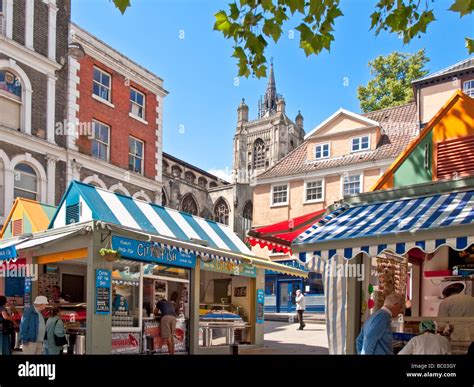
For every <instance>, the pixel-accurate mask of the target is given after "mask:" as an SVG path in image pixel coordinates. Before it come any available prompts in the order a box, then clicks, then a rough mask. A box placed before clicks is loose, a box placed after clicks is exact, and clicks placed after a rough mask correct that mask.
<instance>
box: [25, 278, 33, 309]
mask: <svg viewBox="0 0 474 387" xmlns="http://www.w3.org/2000/svg"><path fill="white" fill-rule="evenodd" d="M24 297H25V300H24V304H25V307H29V306H31V277H25V296H24Z"/></svg>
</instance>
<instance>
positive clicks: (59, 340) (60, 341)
mask: <svg viewBox="0 0 474 387" xmlns="http://www.w3.org/2000/svg"><path fill="white" fill-rule="evenodd" d="M58 322H59V319H58V320H56V323H55V324H54V329H53V334H54V344H55V345H56V346H57V347H63V346H65V345H66V344H67V339H66V336H58V335H56V334H55V333H54V331H55V330H56V325H57V324H58Z"/></svg>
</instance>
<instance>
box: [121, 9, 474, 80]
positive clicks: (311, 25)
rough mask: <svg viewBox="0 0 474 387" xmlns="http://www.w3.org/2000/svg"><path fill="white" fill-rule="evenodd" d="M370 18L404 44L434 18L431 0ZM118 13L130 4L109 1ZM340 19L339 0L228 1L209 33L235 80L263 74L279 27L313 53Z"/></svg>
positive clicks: (469, 43)
mask: <svg viewBox="0 0 474 387" xmlns="http://www.w3.org/2000/svg"><path fill="white" fill-rule="evenodd" d="M376 1H377V3H376V4H375V10H374V12H373V13H372V15H371V29H372V30H374V32H375V34H376V35H378V34H379V33H380V32H381V31H388V32H391V33H396V34H398V35H399V36H401V37H402V38H403V42H404V43H405V44H407V43H409V42H410V41H411V40H412V39H413V38H415V37H416V36H421V34H424V33H426V30H427V27H428V25H429V24H430V23H432V22H433V21H434V20H436V18H435V14H434V11H433V3H434V0H376ZM113 2H114V3H115V5H116V6H117V8H119V10H120V11H121V12H122V13H124V12H125V11H126V9H127V8H128V7H129V6H130V0H113ZM449 2H450V3H451V6H450V7H449V10H450V11H453V12H457V13H459V16H460V17H464V16H466V15H470V14H471V13H472V12H473V11H474V0H449ZM341 16H343V14H342V12H341V8H340V0H234V1H233V2H231V3H229V4H228V9H227V10H220V11H219V12H217V13H216V14H215V23H214V29H215V30H217V31H220V32H221V33H222V34H223V35H224V37H225V38H226V39H229V40H232V41H233V43H234V46H233V48H234V52H233V55H232V56H233V57H235V58H236V60H237V62H238V68H239V71H238V73H239V76H245V77H248V76H249V75H255V76H257V77H259V78H260V77H262V76H265V75H266V70H267V66H266V63H267V58H266V56H265V51H266V48H267V46H268V42H269V41H273V42H275V43H277V42H278V41H279V40H280V39H281V38H282V35H283V28H284V27H285V26H286V24H288V23H290V22H291V23H293V22H295V24H294V25H291V26H290V28H293V29H295V30H297V31H298V32H299V37H300V39H299V44H300V48H302V49H303V50H304V52H305V54H306V56H309V55H317V54H319V53H320V52H321V51H323V50H328V51H329V50H330V48H331V43H332V42H333V40H334V22H335V20H336V19H337V18H338V17H341ZM465 44H466V47H467V49H468V52H469V53H472V52H474V40H473V39H472V38H469V37H467V38H466V41H465Z"/></svg>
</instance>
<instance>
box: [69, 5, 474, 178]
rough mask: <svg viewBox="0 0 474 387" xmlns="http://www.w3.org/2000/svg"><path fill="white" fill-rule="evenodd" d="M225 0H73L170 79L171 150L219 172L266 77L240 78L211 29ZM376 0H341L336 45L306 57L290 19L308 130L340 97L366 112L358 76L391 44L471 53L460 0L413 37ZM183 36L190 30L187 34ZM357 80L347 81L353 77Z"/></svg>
mask: <svg viewBox="0 0 474 387" xmlns="http://www.w3.org/2000/svg"><path fill="white" fill-rule="evenodd" d="M228 2H229V1H222V0H132V7H131V8H130V9H129V10H128V11H127V12H126V13H125V15H124V16H122V15H121V14H120V12H118V10H116V9H115V7H114V6H113V4H112V2H111V1H109V0H72V19H73V21H74V22H76V23H78V24H79V25H81V26H82V27H83V28H85V29H87V30H88V31H89V32H91V33H92V34H94V35H96V36H97V37H99V38H100V39H102V40H104V41H105V42H107V43H108V44H110V45H111V46H112V47H114V48H116V49H117V50H119V51H121V52H122V53H123V54H125V55H127V56H128V57H130V58H131V59H133V60H134V61H136V62H138V63H139V64H141V65H143V66H145V67H147V68H148V69H150V70H151V71H153V72H154V73H156V74H157V75H159V76H160V77H161V78H163V79H164V85H165V88H166V89H167V90H168V91H169V92H170V94H169V95H168V96H167V97H166V99H165V105H164V116H163V119H164V129H163V130H164V133H163V143H164V145H163V147H164V151H165V152H168V153H171V154H173V155H174V156H176V157H179V158H181V159H183V160H186V161H187V162H189V163H192V164H194V165H196V166H198V167H200V168H202V169H205V170H210V171H213V172H215V173H217V174H219V173H220V172H221V171H220V170H223V171H225V170H227V171H228V172H230V169H231V168H232V146H233V145H232V140H233V135H234V131H235V125H236V117H237V113H236V109H237V105H238V104H239V103H240V100H241V99H242V97H245V100H246V102H247V104H248V105H249V108H250V118H251V119H253V118H256V115H257V101H258V99H259V97H260V95H262V94H263V93H264V91H265V87H266V80H265V79H260V80H259V79H256V78H249V79H245V78H240V79H238V82H236V75H237V66H236V62H235V60H234V58H231V54H232V42H231V41H228V40H226V39H224V38H223V36H222V35H221V34H220V33H218V32H216V31H213V30H212V27H213V24H214V16H213V15H214V13H216V12H217V11H219V10H220V9H223V8H225V9H227V3H228ZM374 3H375V2H374V1H370V0H345V1H342V11H343V13H344V16H343V17H341V18H339V19H337V22H336V25H335V42H334V43H333V46H332V48H331V52H330V53H327V52H324V53H322V54H320V55H319V56H317V57H309V58H306V56H305V55H304V53H303V51H302V50H301V49H300V48H299V47H298V46H299V44H298V41H299V38H298V35H297V34H295V37H294V39H290V38H289V30H291V29H292V28H294V27H296V26H297V23H296V22H293V23H291V22H290V23H289V24H287V25H286V26H285V34H284V35H283V37H282V39H281V40H280V42H279V43H278V45H277V46H275V45H272V44H270V45H269V50H268V55H267V57H268V58H270V57H273V58H274V66H275V77H276V85H277V91H278V92H279V93H281V94H283V96H284V97H285V100H286V109H287V114H288V115H289V117H291V118H294V117H295V116H296V114H297V113H298V110H301V112H302V114H303V116H304V119H305V121H304V124H305V130H306V132H309V131H310V130H311V129H312V128H314V127H315V126H317V125H318V124H319V123H320V122H321V121H323V120H324V119H326V118H327V117H328V116H329V115H331V114H332V113H334V111H336V110H337V109H339V108H340V107H343V108H346V109H349V110H352V111H355V112H359V111H360V109H359V101H358V100H357V93H356V90H357V86H358V85H360V84H365V83H367V81H368V80H369V79H370V73H369V68H368V66H367V63H368V61H370V60H372V59H373V58H375V57H376V56H378V55H386V54H388V53H390V52H392V51H395V50H397V51H402V52H415V51H417V50H419V49H420V48H425V49H426V52H427V55H428V56H429V58H430V59H431V61H430V63H429V64H428V68H429V69H430V70H431V71H436V70H439V69H441V68H443V67H446V66H449V65H450V64H453V63H455V62H457V61H460V60H462V59H465V58H467V57H468V55H467V50H466V48H465V47H464V37H465V36H470V37H473V36H474V18H473V17H472V16H470V17H469V18H467V17H464V18H463V19H460V18H459V17H458V14H455V13H453V12H450V11H447V10H446V9H447V8H449V5H450V4H451V3H452V1H451V0H441V1H437V2H435V11H436V16H437V18H438V20H437V21H435V22H434V23H432V24H431V25H430V27H429V28H428V33H427V34H425V35H423V36H422V37H421V39H415V40H414V41H413V42H412V43H410V44H409V45H407V46H404V45H403V42H402V41H401V40H400V39H399V38H398V37H397V36H395V35H391V34H387V33H383V34H381V35H379V36H378V37H375V35H374V33H373V31H369V27H370V14H371V13H372V12H373V4H374ZM183 37H184V38H183ZM346 78H347V80H348V81H349V84H348V86H345V84H344V80H345V79H346Z"/></svg>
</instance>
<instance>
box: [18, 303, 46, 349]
mask: <svg viewBox="0 0 474 387" xmlns="http://www.w3.org/2000/svg"><path fill="white" fill-rule="evenodd" d="M48 305H49V303H48V299H47V298H46V297H45V296H38V297H36V299H35V302H34V304H33V306H30V307H29V308H27V309H26V310H25V313H24V314H23V317H22V318H21V322H20V338H21V341H22V342H23V352H24V353H26V354H29V355H41V354H42V353H43V343H44V336H45V333H46V324H45V321H44V317H43V314H42V312H43V311H44V310H45V309H46V307H47V306H48Z"/></svg>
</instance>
